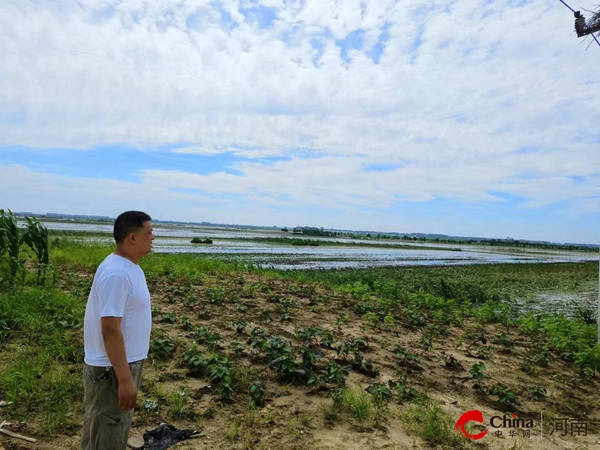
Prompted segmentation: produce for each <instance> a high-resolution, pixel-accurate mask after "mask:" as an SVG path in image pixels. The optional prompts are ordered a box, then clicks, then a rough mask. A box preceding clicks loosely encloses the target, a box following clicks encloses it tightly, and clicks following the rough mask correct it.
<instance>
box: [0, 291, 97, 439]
mask: <svg viewBox="0 0 600 450" xmlns="http://www.w3.org/2000/svg"><path fill="white" fill-rule="evenodd" d="M84 308H85V303H84V302H83V301H82V300H81V299H79V298H77V297H73V296H70V295H67V294H64V293H63V292H60V291H58V290H55V289H50V288H28V287H25V288H20V289H13V290H11V291H9V292H3V293H0V355H1V356H0V398H2V399H3V400H7V401H12V402H13V404H12V405H10V406H6V407H4V408H3V410H4V411H5V412H6V413H11V415H12V416H18V417H20V418H23V419H28V418H34V417H36V418H37V419H40V412H41V413H43V414H42V417H41V421H42V423H41V426H42V430H43V431H44V432H46V433H48V434H52V433H56V432H59V431H60V432H65V431H67V430H74V429H76V428H77V427H78V426H79V424H78V423H76V422H75V421H74V417H76V416H77V414H75V413H80V412H81V408H82V407H81V403H82V398H83V387H82V382H81V372H80V371H73V370H71V368H70V367H69V366H68V365H64V364H63V363H64V362H70V363H77V364H81V362H82V360H83V341H82V336H81V332H80V331H81V325H82V322H83V313H84ZM15 343H18V345H15ZM71 367H72V366H71Z"/></svg>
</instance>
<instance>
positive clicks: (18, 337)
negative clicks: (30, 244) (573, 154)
mask: <svg viewBox="0 0 600 450" xmlns="http://www.w3.org/2000/svg"><path fill="white" fill-rule="evenodd" d="M111 251H112V247H110V246H106V245H98V244H83V243H80V242H69V241H67V240H64V239H61V240H59V242H58V243H57V244H56V245H55V246H54V247H53V248H52V253H51V261H52V263H53V264H54V266H55V267H56V268H57V271H58V279H57V282H56V285H51V284H50V282H48V283H47V284H46V286H45V287H36V286H34V285H33V284H34V279H35V277H34V274H33V273H31V274H29V275H28V277H27V278H26V282H25V284H18V285H17V286H14V287H11V286H8V285H3V286H0V400H7V401H12V402H13V403H12V404H11V405H9V406H6V407H3V408H2V409H1V410H0V412H2V414H3V419H4V418H5V419H7V420H9V421H10V422H13V423H17V424H18V426H19V427H20V429H19V430H20V431H21V432H23V433H24V434H29V435H32V436H36V437H40V438H42V440H43V442H45V443H48V445H50V444H53V443H55V442H56V440H57V439H59V437H58V436H59V435H64V434H67V435H74V436H76V435H77V433H78V432H79V429H80V426H81V421H82V417H81V414H82V409H81V408H82V407H81V399H82V388H81V369H82V358H83V342H82V335H81V327H82V323H83V313H84V309H85V302H86V300H87V295H88V293H89V289H90V287H91V283H92V277H93V274H94V271H95V269H96V267H97V265H98V264H99V263H100V262H101V261H102V260H103V259H104V258H105V257H106V256H107V255H108V254H109V253H110V252H111ZM141 266H142V268H143V269H144V272H145V273H146V277H147V280H148V283H149V286H150V290H151V294H152V299H153V322H154V323H153V333H152V341H151V353H150V356H149V359H148V361H147V365H146V373H145V376H144V381H143V384H142V388H141V392H140V396H139V398H138V408H137V411H136V418H137V419H136V420H137V422H136V426H137V427H139V428H141V429H143V427H145V426H147V425H153V426H156V425H157V424H158V423H160V422H161V421H164V422H169V423H173V424H175V425H176V426H178V427H182V428H195V429H202V430H204V432H205V433H206V434H209V435H210V437H211V441H210V443H211V445H212V447H211V448H271V449H283V448H285V449H291V448H298V449H300V448H302V449H304V448H319V446H320V445H325V444H326V445H329V446H330V447H332V448H358V447H354V446H353V445H354V444H352V442H354V441H352V439H356V442H359V441H360V439H364V438H368V439H369V443H368V444H367V446H370V448H377V447H378V446H381V445H384V444H385V443H386V442H389V440H390V439H392V442H396V440H395V439H400V440H401V439H403V438H402V436H409V437H407V439H408V441H409V442H410V440H413V442H414V443H415V445H417V446H419V447H427V446H431V447H432V448H434V447H435V446H438V448H439V447H441V448H447V449H454V448H475V445H474V444H472V443H470V442H467V441H466V440H465V439H462V438H459V437H458V435H457V434H455V433H454V430H453V424H454V421H456V419H457V418H458V416H460V414H462V412H464V411H465V410H468V409H481V410H483V411H485V412H486V415H488V416H489V414H492V413H498V414H499V415H502V414H504V413H505V412H518V413H519V415H520V416H524V417H530V416H531V417H535V416H536V415H537V416H539V411H540V410H543V411H544V412H545V414H547V417H548V420H549V421H550V420H551V419H552V417H560V416H561V415H568V416H570V417H579V416H582V415H586V416H588V417H591V418H594V417H595V418H598V419H600V417H597V416H596V415H597V406H596V405H597V403H598V401H600V394H598V387H599V383H598V370H600V348H599V347H598V346H596V345H595V343H596V332H597V329H596V326H595V324H594V323H592V322H593V321H590V320H587V321H586V320H585V317H581V318H579V319H575V320H569V319H566V318H564V317H562V316H560V315H554V314H540V313H537V314H519V313H518V311H517V310H515V305H514V302H513V300H514V299H516V298H519V299H522V298H528V297H532V296H535V294H537V293H539V292H544V293H579V292H586V291H587V290H589V289H592V287H593V286H595V283H597V277H598V264H597V263H585V264H532V265H523V264H519V265H490V266H483V265H479V266H463V267H445V268H439V267H438V268H427V267H424V268H385V269H369V270H337V271H335V270H333V271H325V270H319V271H301V272H299V271H294V272H278V271H274V270H263V269H257V268H255V267H252V266H248V265H245V264H243V263H235V262H233V263H232V262H223V261H219V260H217V259H213V258H207V257H203V256H201V255H193V254H178V255H173V254H151V255H149V256H148V257H147V258H145V259H144V260H143V261H142V262H141ZM0 267H1V266H0ZM0 270H3V269H1V268H0ZM454 402H456V403H454ZM397 430H403V431H402V433H404V434H402V433H401V434H402V436H400V435H399V434H398V433H399V431H397ZM591 431H594V430H592V429H590V432H591ZM348 439H350V441H349V440H348ZM75 440H76V438H75V437H74V438H73V442H75ZM398 442H399V441H398ZM561 442H562V441H559V442H558V443H557V444H556V445H555V444H552V443H550V442H548V444H547V445H548V447H547V448H551V449H554V448H565V447H564V446H563V447H561V445H563V444H564V443H561ZM499 445H500V444H497V443H496V441H494V440H493V438H492V439H489V440H488V441H486V442H483V441H482V443H480V444H479V447H478V448H500V447H499ZM552 445H555V446H554V447H553V446H552ZM363 446H364V444H363ZM23 448H29V447H23ZM197 448H204V447H200V444H198V447H197Z"/></svg>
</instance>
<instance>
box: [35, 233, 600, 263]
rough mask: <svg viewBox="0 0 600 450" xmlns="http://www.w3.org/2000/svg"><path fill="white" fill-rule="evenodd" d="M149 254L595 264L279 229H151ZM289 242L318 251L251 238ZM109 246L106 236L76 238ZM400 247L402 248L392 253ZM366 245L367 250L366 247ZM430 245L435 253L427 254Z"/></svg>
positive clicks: (552, 254)
mask: <svg viewBox="0 0 600 450" xmlns="http://www.w3.org/2000/svg"><path fill="white" fill-rule="evenodd" d="M45 224H46V226H47V227H48V228H49V229H52V230H63V231H76V232H94V233H112V225H101V224H85V223H76V222H68V223H64V222H46V223H45ZM154 234H155V235H156V239H155V240H154V244H153V250H154V251H155V252H157V253H202V254H207V255H211V256H215V257H218V258H219V259H226V260H232V259H236V260H242V261H246V262H248V263H251V264H255V265H257V266H260V267H272V268H275V269H280V270H298V269H341V268H368V267H384V266H440V265H441V266H450V265H465V264H498V263H539V262H542V263H546V262H579V261H590V260H592V261H593V260H596V259H597V256H596V255H594V254H583V253H580V252H565V251H556V250H555V251H540V250H532V249H528V250H520V251H516V250H515V249H514V248H504V249H503V248H499V247H495V248H493V249H492V248H490V247H482V246H476V245H456V244H438V243H435V244H432V243H425V244H424V243H412V242H411V243H405V242H403V241H398V240H383V239H381V240H379V239H378V240H368V239H364V240H363V239H347V238H333V237H326V238H323V237H321V238H319V237H314V236H303V235H294V234H290V233H284V232H281V231H278V230H273V231H271V230H264V231H263V230H248V229H230V228H216V227H198V226H193V227H192V226H161V225H157V226H155V227H154ZM194 237H199V238H209V239H212V241H213V243H212V244H192V243H191V242H190V241H191V238H194ZM263 238H292V239H303V238H304V239H306V238H309V239H311V240H314V241H319V242H320V245H318V246H297V245H291V244H289V243H279V242H260V241H254V240H252V239H263ZM79 239H84V240H86V241H94V242H106V243H112V242H113V241H112V238H110V237H108V236H107V237H81V238H79ZM399 244H401V245H403V246H404V247H405V248H394V247H393V246H398V245H399ZM367 245H369V246H367ZM432 246H435V247H436V249H431V247H432Z"/></svg>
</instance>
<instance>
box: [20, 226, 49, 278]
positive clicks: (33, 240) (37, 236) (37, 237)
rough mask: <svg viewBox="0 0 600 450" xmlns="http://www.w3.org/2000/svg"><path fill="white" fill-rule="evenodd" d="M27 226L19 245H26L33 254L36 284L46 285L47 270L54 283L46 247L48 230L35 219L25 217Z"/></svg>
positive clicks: (47, 247)
mask: <svg viewBox="0 0 600 450" xmlns="http://www.w3.org/2000/svg"><path fill="white" fill-rule="evenodd" d="M25 220H27V226H26V228H25V231H24V232H23V234H22V236H21V240H20V242H21V243H24V244H26V245H27V246H28V247H29V248H30V249H31V250H32V251H33V253H34V255H33V256H34V257H35V259H36V260H37V284H38V285H44V284H46V276H47V274H48V270H52V272H53V281H54V282H55V281H56V271H55V270H54V266H52V264H50V249H49V246H48V229H47V228H46V226H45V225H44V224H43V223H42V222H40V221H39V220H38V219H36V218H35V217H26V218H25Z"/></svg>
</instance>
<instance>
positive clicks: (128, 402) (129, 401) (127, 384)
mask: <svg viewBox="0 0 600 450" xmlns="http://www.w3.org/2000/svg"><path fill="white" fill-rule="evenodd" d="M137 393H138V390H137V388H136V387H135V383H134V382H133V378H132V377H129V379H125V380H123V381H120V380H119V409H121V410H123V411H127V410H129V409H133V408H135V405H136V403H137Z"/></svg>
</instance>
